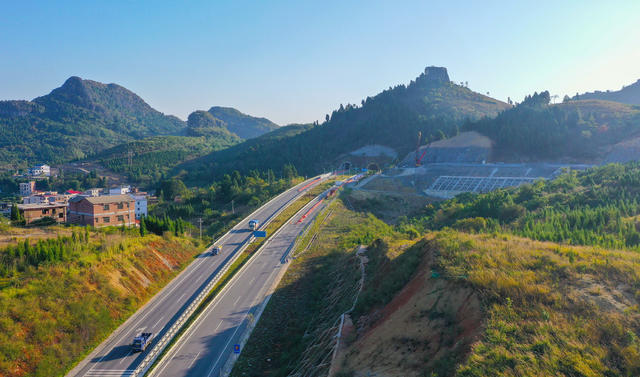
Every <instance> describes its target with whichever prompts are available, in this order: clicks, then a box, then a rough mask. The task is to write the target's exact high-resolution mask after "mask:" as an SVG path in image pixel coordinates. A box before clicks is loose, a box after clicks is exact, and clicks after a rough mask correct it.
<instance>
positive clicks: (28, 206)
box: [18, 203, 67, 209]
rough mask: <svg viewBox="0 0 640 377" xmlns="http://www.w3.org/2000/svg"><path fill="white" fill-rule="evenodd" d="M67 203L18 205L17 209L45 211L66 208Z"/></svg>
mask: <svg viewBox="0 0 640 377" xmlns="http://www.w3.org/2000/svg"><path fill="white" fill-rule="evenodd" d="M66 206H67V203H37V204H18V208H19V209H45V208H59V207H66Z"/></svg>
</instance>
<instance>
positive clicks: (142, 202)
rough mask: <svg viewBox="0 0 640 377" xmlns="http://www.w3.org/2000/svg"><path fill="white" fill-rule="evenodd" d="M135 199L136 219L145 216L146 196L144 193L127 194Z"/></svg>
mask: <svg viewBox="0 0 640 377" xmlns="http://www.w3.org/2000/svg"><path fill="white" fill-rule="evenodd" d="M129 196H131V197H132V198H133V199H134V200H135V201H136V205H135V213H136V219H140V217H142V216H147V196H146V195H144V194H140V193H138V194H129Z"/></svg>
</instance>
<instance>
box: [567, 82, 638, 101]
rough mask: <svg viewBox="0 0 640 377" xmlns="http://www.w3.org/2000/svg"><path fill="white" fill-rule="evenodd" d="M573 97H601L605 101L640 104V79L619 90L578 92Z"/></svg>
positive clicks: (576, 98) (582, 98)
mask: <svg viewBox="0 0 640 377" xmlns="http://www.w3.org/2000/svg"><path fill="white" fill-rule="evenodd" d="M572 99H573V100H579V99H580V100H585V99H600V100H605V101H614V102H620V103H626V104H629V105H640V80H638V81H636V82H635V83H633V84H631V85H629V86H625V87H623V88H622V89H620V90H617V91H613V92H612V91H609V90H607V91H606V92H601V91H595V92H590V93H583V94H576V95H575V96H574V97H573V98H572Z"/></svg>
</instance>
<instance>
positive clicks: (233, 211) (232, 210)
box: [231, 199, 236, 215]
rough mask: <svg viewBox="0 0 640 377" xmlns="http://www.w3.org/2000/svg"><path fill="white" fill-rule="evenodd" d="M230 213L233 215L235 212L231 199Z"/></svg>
mask: <svg viewBox="0 0 640 377" xmlns="http://www.w3.org/2000/svg"><path fill="white" fill-rule="evenodd" d="M231 213H232V214H234V215H235V214H236V209H235V208H234V206H233V199H231Z"/></svg>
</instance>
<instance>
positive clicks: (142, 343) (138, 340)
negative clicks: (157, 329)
mask: <svg viewBox="0 0 640 377" xmlns="http://www.w3.org/2000/svg"><path fill="white" fill-rule="evenodd" d="M152 340H153V333H150V332H143V333H141V334H140V335H138V336H136V337H135V338H133V343H131V349H132V351H133V352H144V350H146V349H147V347H148V346H149V344H151V341H152Z"/></svg>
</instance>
